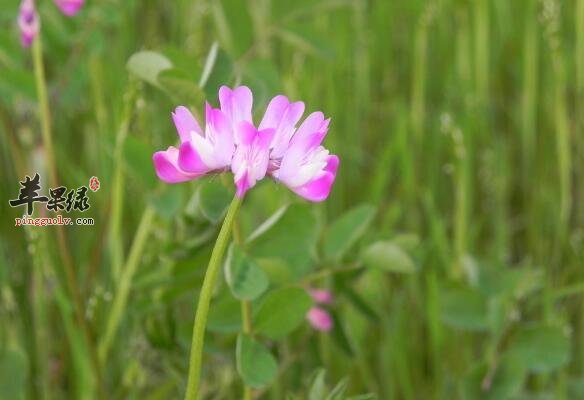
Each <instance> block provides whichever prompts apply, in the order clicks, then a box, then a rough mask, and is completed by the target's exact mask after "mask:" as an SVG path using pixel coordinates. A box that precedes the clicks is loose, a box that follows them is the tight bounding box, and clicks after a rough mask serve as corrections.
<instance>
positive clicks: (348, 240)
mask: <svg viewBox="0 0 584 400" xmlns="http://www.w3.org/2000/svg"><path fill="white" fill-rule="evenodd" d="M375 211H376V210H375V207H373V206H370V205H367V204H364V205H360V206H357V207H355V208H353V209H352V210H350V211H348V212H346V213H345V214H343V215H342V216H341V217H339V218H338V219H337V220H336V221H334V222H333V223H332V224H331V226H330V228H329V229H328V232H329V233H328V236H327V237H326V239H325V242H324V255H325V256H326V257H327V258H333V259H336V260H339V259H341V258H342V257H343V255H344V254H345V253H346V252H347V250H349V249H350V248H351V246H352V245H353V244H355V242H356V241H357V240H358V239H359V238H360V237H361V236H363V234H364V233H365V231H366V229H367V227H368V226H369V224H370V223H371V220H372V219H373V216H374V215H375Z"/></svg>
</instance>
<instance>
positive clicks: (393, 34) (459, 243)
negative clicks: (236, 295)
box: [0, 0, 584, 400]
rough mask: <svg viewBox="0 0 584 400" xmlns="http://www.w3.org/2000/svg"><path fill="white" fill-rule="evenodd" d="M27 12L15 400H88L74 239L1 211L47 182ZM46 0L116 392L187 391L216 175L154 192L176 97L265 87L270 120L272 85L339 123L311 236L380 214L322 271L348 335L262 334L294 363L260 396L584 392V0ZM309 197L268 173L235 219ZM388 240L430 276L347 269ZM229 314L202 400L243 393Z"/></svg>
mask: <svg viewBox="0 0 584 400" xmlns="http://www.w3.org/2000/svg"><path fill="white" fill-rule="evenodd" d="M17 3H18V2H17V1H9V0H2V1H1V2H0V21H1V24H2V27H3V29H2V31H1V32H0V132H1V135H0V152H1V153H0V154H1V165H0V192H1V193H2V196H1V197H2V199H1V202H0V215H1V216H2V218H1V232H0V235H1V236H0V398H2V399H10V400H12V399H25V398H26V399H61V398H67V399H85V398H87V399H89V398H93V397H94V393H95V392H96V389H95V376H94V374H93V372H92V371H93V370H92V367H91V361H90V355H89V350H88V348H87V345H86V341H84V336H83V331H82V329H81V328H80V326H79V324H78V322H77V320H76V319H75V316H74V311H73V309H74V304H75V300H74V298H73V297H72V295H71V294H70V290H69V289H68V286H67V278H66V271H65V269H64V266H63V262H62V254H63V251H62V249H61V248H60V247H59V245H58V243H59V241H58V240H57V235H58V232H57V230H56V229H54V228H40V227H29V228H22V227H14V223H13V218H15V217H20V216H21V215H22V213H23V211H22V210H20V209H12V208H10V207H9V205H8V200H9V199H11V198H14V197H16V196H17V195H18V181H19V180H22V179H23V177H24V174H25V173H34V172H39V173H40V174H41V176H42V177H43V178H44V179H45V180H44V186H43V188H44V190H45V191H46V190H47V188H48V181H47V180H46V179H48V173H47V171H46V166H45V160H46V156H45V154H44V151H43V143H42V141H41V135H40V125H39V119H38V115H37V111H36V110H37V97H36V90H35V81H34V74H33V68H32V59H31V52H30V50H24V49H22V48H21V47H20V43H19V36H18V31H17V27H16V23H15V18H16V15H17V8H18V4H17ZM38 3H39V13H40V15H41V19H42V40H43V46H44V60H45V67H46V76H47V82H48V89H49V99H50V104H49V105H50V109H51V116H52V126H53V141H54V146H55V152H56V159H57V165H58V173H59V177H60V179H61V180H62V182H63V184H64V185H67V186H69V187H77V186H81V185H84V184H87V181H88V179H89V178H90V177H91V176H92V175H96V176H98V177H99V179H100V181H101V189H100V191H98V192H97V193H90V202H91V209H90V210H89V211H88V212H87V213H85V214H83V216H84V217H86V216H91V217H93V218H95V221H96V224H95V226H92V227H82V226H75V227H68V228H66V229H65V233H66V241H67V243H68V247H69V252H70V254H71V257H72V261H71V265H72V266H73V268H74V271H75V273H76V278H75V280H76V282H77V283H76V284H77V286H78V289H79V293H80V300H81V302H82V306H83V310H84V312H85V317H86V319H87V324H88V327H89V330H90V333H91V336H92V341H93V342H95V346H96V348H98V347H99V346H100V345H102V343H103V340H104V337H105V336H106V332H107V330H108V328H107V324H108V322H107V321H108V316H109V315H110V314H111V312H112V303H114V302H115V298H116V296H119V293H120V292H123V291H127V293H128V301H127V304H126V305H125V306H124V307H121V309H122V312H121V315H120V328H119V331H116V333H115V334H113V336H112V337H111V338H110V340H111V350H110V351H109V355H108V357H107V363H106V365H105V367H103V371H102V372H103V380H104V381H105V386H106V387H107V391H108V393H109V395H108V396H109V398H116V399H122V398H129V399H171V398H180V396H181V394H182V391H183V390H184V383H185V377H186V368H187V364H186V363H187V360H188V348H189V343H190V332H191V331H190V329H191V326H192V325H191V324H192V319H193V311H194V304H195V300H196V296H197V293H198V288H199V287H200V282H201V279H202V274H203V272H204V267H205V265H206V260H207V259H208V256H209V252H210V248H211V246H212V242H213V240H214V238H215V236H216V233H217V230H218V226H217V220H213V218H211V219H209V218H202V217H201V216H200V215H199V214H198V211H197V210H199V209H200V204H199V203H200V201H199V200H200V199H199V198H198V197H197V196H194V195H193V194H194V193H199V191H200V190H201V189H200V186H201V184H200V183H199V182H194V183H188V184H185V185H180V186H179V187H176V186H175V187H168V186H167V185H163V184H159V183H157V182H156V178H155V175H154V172H153V168H152V166H151V162H150V157H151V154H152V153H153V152H154V151H156V150H159V149H162V148H166V147H167V146H169V145H171V144H174V142H175V140H176V136H175V132H174V127H173V125H172V123H171V120H170V112H171V111H172V110H173V109H174V107H175V106H176V105H178V104H186V105H189V106H191V107H192V108H193V109H196V110H199V115H201V112H200V111H201V110H202V107H203V100H204V99H207V100H209V101H210V102H212V103H213V104H216V101H217V99H216V93H217V87H218V86H219V85H220V84H228V85H234V84H239V83H246V84H248V85H250V86H251V87H252V88H253V89H254V95H255V114H254V115H255V118H256V122H257V121H259V118H260V117H261V113H262V112H263V111H262V110H263V109H264V107H265V104H266V101H267V100H268V99H269V98H270V97H271V96H273V95H275V94H278V93H285V94H286V95H288V96H289V97H290V98H291V99H294V100H303V101H305V103H306V106H307V110H308V111H314V110H322V111H323V112H324V113H325V114H326V115H327V116H330V117H331V118H332V124H331V129H330V131H329V135H328V137H327V142H326V143H327V147H328V148H330V149H331V150H332V152H334V153H336V154H339V156H340V158H341V166H340V170H339V174H338V177H337V182H336V184H335V187H334V190H333V192H332V194H331V196H330V198H329V200H328V201H327V202H326V203H324V204H321V205H315V206H310V207H308V209H310V210H311V212H312V213H313V214H314V215H315V216H316V220H317V221H318V226H319V229H320V230H319V232H320V233H319V237H320V238H321V239H319V240H324V239H323V238H326V236H327V235H328V234H330V229H329V227H330V223H331V222H332V221H334V220H335V218H337V217H338V216H340V215H343V214H344V213H345V212H346V211H347V210H349V209H351V208H352V207H354V206H357V205H359V204H362V203H368V204H370V205H372V206H374V207H375V210H376V213H375V217H374V218H373V220H372V221H371V223H370V225H369V226H368V228H367V230H366V231H365V232H364V234H363V235H360V238H359V241H358V243H356V244H354V245H353V246H352V247H351V248H350V249H348V250H347V252H346V254H345V256H344V257H343V258H342V259H340V260H336V261H334V262H329V261H326V260H323V259H321V258H319V257H313V258H312V260H313V261H305V265H303V266H302V268H306V269H311V271H312V273H315V272H317V271H321V272H322V271H325V272H324V273H322V274H321V275H318V276H317V277H316V278H315V281H314V282H313V283H316V284H317V285H318V286H328V287H331V288H333V289H334V290H335V294H336V295H337V301H336V303H335V305H334V310H335V313H336V315H337V317H338V320H337V321H336V322H337V324H336V326H335V332H336V333H334V334H329V335H327V334H315V333H314V332H313V331H311V330H310V328H308V327H307V326H305V327H302V328H301V329H300V330H299V331H297V332H295V333H294V334H293V335H291V336H290V337H289V338H288V339H286V340H285V341H283V342H279V343H269V346H270V349H271V350H272V351H273V353H274V354H275V355H276V356H277V359H278V363H279V366H280V374H279V376H278V378H277V380H276V381H275V383H273V384H272V385H270V386H268V387H266V388H264V389H262V390H259V391H256V396H257V398H262V399H283V398H286V396H287V395H291V394H296V395H297V396H299V398H311V397H309V394H307V390H308V388H309V387H310V385H311V384H310V379H311V376H313V374H314V371H315V370H316V369H317V368H319V367H323V368H324V369H326V371H327V375H326V376H327V382H328V384H329V385H331V386H332V385H333V384H334V383H335V382H338V381H339V380H341V379H342V378H344V377H348V387H349V390H348V392H349V393H351V394H358V393H368V392H372V393H376V394H377V395H378V397H379V398H380V399H475V398H476V399H478V398H491V399H505V398H513V399H581V398H584V308H583V305H584V304H583V302H584V297H583V296H584V269H583V268H584V265H583V262H584V257H583V253H584V251H583V248H584V247H583V244H584V231H583V226H584V198H583V195H584V186H583V185H582V179H583V176H582V175H583V173H584V168H583V167H584V131H583V128H584V1H583V0H565V1H561V0H513V1H509V0H474V1H465V0H434V1H432V0H427V1H420V0H399V1H398V0H395V1H383V0H322V1H308V0H299V1H293V2H289V1H279V0H249V1H238V0H221V1H211V0H194V1H192V0H189V1H186V0H175V1H162V0H159V1H154V0H140V1H138V0H127V1H113V0H103V1H91V0H88V1H87V4H86V6H85V7H84V9H83V11H82V12H81V13H80V14H78V15H77V16H75V17H74V18H70V19H68V18H65V17H64V16H62V15H61V14H60V13H59V12H58V10H57V9H56V8H55V7H54V5H53V4H52V2H51V1H48V0H43V1H38ZM214 43H217V44H218V48H219V49H220V50H219V51H218V56H217V59H216V62H215V64H214V67H213V68H212V71H211V76H210V77H209V80H208V81H207V84H206V85H205V86H204V87H203V88H199V87H198V86H197V83H198V82H200V77H201V74H202V73H203V71H204V70H205V60H206V59H207V57H208V54H209V51H210V49H211V48H212V47H213V44H214ZM139 50H153V51H156V52H159V53H162V54H164V55H165V56H166V57H167V58H168V59H169V60H171V61H172V63H173V65H174V66H175V69H174V70H173V73H172V74H169V76H168V80H167V81H166V83H165V85H162V86H163V87H162V89H163V90H160V88H156V87H154V86H153V85H151V84H149V83H147V82H144V81H143V80H141V79H139V78H137V77H136V76H135V75H133V74H131V73H129V72H128V70H127V68H126V63H127V61H128V59H129V57H130V56H131V55H132V54H133V53H135V52H137V51H139ZM207 182H211V184H213V183H219V182H221V180H220V179H219V178H210V179H207ZM218 187H220V185H219V186H218ZM217 190H218V191H219V192H221V193H223V197H224V191H223V192H222V191H221V190H220V189H217ZM229 190H232V189H231V188H229ZM221 193H214V194H211V195H210V196H211V198H210V200H208V202H209V204H210V205H209V204H208V205H207V207H211V208H212V207H213V205H216V204H220V203H221V201H220V200H219V199H220V198H221ZM198 199H199V200H198ZM294 201H296V200H295V198H294V196H292V195H290V194H289V193H288V192H287V189H286V188H284V187H282V186H278V185H276V184H274V183H273V182H269V181H266V182H262V183H261V184H259V185H258V187H257V188H255V189H253V191H252V192H251V193H250V196H249V198H248V199H246V203H245V204H244V211H243V212H242V214H241V217H240V219H241V228H242V231H243V234H244V235H246V234H249V232H251V231H253V230H254V228H255V227H257V226H258V225H259V224H260V223H261V221H263V220H265V219H266V218H268V217H269V216H270V215H271V214H272V213H273V212H274V211H275V210H276V209H278V208H279V207H280V206H281V205H282V204H287V203H290V202H294ZM218 207H219V214H220V211H221V207H220V206H218ZM72 215H73V216H80V215H77V214H72ZM348 229H349V230H352V229H354V228H353V227H349V228H348ZM377 240H393V241H394V242H396V243H400V245H401V246H402V248H403V249H404V250H405V251H406V252H407V254H408V255H409V257H411V259H412V262H413V263H414V264H415V272H413V273H409V274H403V273H399V272H395V271H389V272H387V271H384V272H380V271H379V270H378V269H366V270H364V271H362V270H359V271H358V273H352V272H351V271H349V272H342V273H338V274H337V273H336V272H334V271H335V269H339V268H340V269H343V268H346V267H350V266H352V265H354V263H355V262H357V263H358V262H359V259H360V258H359V257H360V254H361V251H362V249H365V248H367V246H368V245H369V244H370V243H372V242H374V241H377ZM319 243H320V242H319ZM317 247H318V246H317ZM128 268H130V269H135V270H136V273H135V274H130V275H131V276H130V277H128V274H127V271H128ZM349 269H350V268H349ZM327 271H328V272H327ZM331 271H333V272H331ZM124 276H126V278H124ZM130 278H131V279H130ZM280 278H281V277H280ZM290 279H292V278H290ZM311 282H312V281H311ZM212 307H213V305H212ZM217 326H218V331H219V332H217V331H216V330H214V331H212V332H210V333H209V334H208V335H207V338H208V342H207V352H206V355H205V357H206V360H207V362H206V364H205V365H204V368H205V374H204V377H203V379H204V381H205V385H204V395H205V398H208V399H237V398H240V397H241V383H240V379H239V377H238V376H237V372H236V371H235V367H234V361H233V358H234V356H233V349H234V346H235V345H234V343H235V339H234V338H235V336H234V334H233V333H232V330H230V329H229V327H226V326H224V325H222V324H221V323H218V325H217ZM315 396H318V395H315ZM312 398H314V399H318V398H319V397H312Z"/></svg>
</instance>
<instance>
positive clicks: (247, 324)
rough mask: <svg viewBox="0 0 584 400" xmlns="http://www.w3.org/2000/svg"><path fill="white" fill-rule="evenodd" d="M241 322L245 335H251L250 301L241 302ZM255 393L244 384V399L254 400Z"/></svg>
mask: <svg viewBox="0 0 584 400" xmlns="http://www.w3.org/2000/svg"><path fill="white" fill-rule="evenodd" d="M241 320H242V322H243V333H245V334H246V335H251V332H252V327H251V304H250V303H249V301H242V302H241ZM252 398H253V392H252V388H251V387H249V386H247V385H246V384H245V382H244V383H243V399H244V400H252Z"/></svg>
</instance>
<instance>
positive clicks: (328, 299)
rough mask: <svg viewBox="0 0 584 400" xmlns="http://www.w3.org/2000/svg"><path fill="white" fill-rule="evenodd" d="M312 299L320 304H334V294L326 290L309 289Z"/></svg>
mask: <svg viewBox="0 0 584 400" xmlns="http://www.w3.org/2000/svg"><path fill="white" fill-rule="evenodd" d="M308 293H309V294H310V297H312V299H313V300H314V301H315V302H317V303H319V304H331V303H332V302H333V293H332V292H331V291H330V290H326V289H308Z"/></svg>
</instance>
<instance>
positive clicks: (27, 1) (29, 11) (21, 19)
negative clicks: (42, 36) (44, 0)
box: [18, 0, 40, 47]
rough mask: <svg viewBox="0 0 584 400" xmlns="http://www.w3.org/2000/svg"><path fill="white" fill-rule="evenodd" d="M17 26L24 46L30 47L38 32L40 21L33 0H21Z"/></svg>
mask: <svg viewBox="0 0 584 400" xmlns="http://www.w3.org/2000/svg"><path fill="white" fill-rule="evenodd" d="M18 27H19V28H20V37H21V39H22V45H23V46H24V47H30V45H31V44H32V42H33V40H34V39H35V37H36V36H37V35H38V33H39V28H40V21H39V16H38V14H37V12H36V8H35V6H34V0H22V2H21V3H20V12H19V13H18Z"/></svg>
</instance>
